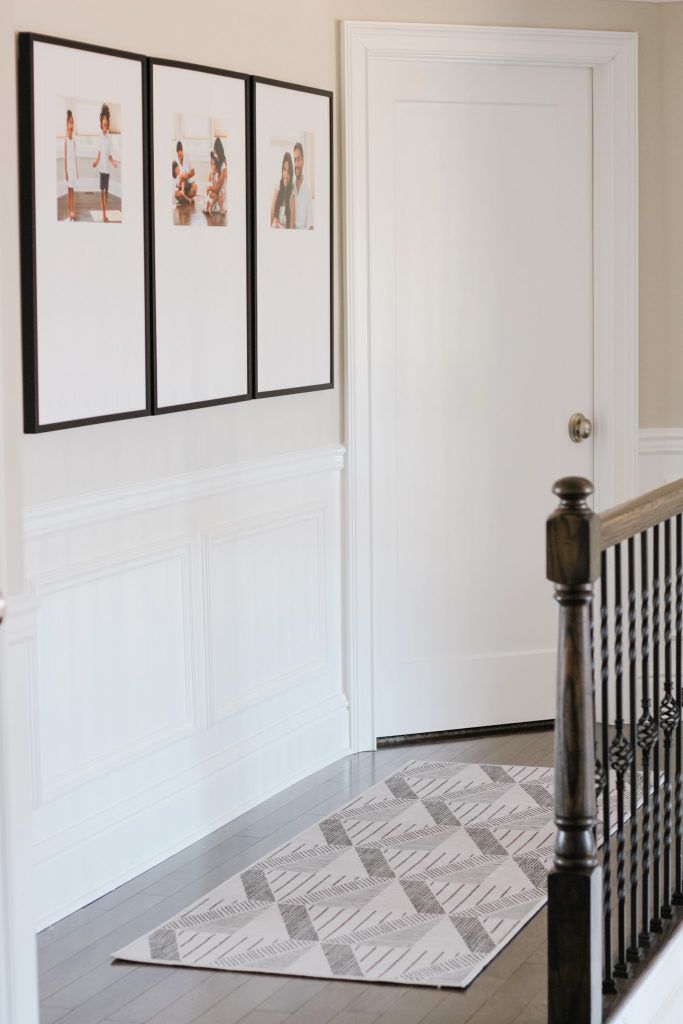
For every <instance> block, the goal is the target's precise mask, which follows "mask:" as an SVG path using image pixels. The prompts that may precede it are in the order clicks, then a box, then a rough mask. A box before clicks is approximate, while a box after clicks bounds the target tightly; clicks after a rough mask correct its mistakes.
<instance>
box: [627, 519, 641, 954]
mask: <svg viewBox="0 0 683 1024" xmlns="http://www.w3.org/2000/svg"><path fill="white" fill-rule="evenodd" d="M628 684H629V685H628V708H629V711H628V713H629V743H630V745H631V770H630V772H629V779H630V783H631V822H630V824H631V830H630V838H631V871H630V879H629V884H630V889H629V894H630V898H631V912H630V921H631V942H630V944H629V947H628V949H627V950H626V959H627V960H629V961H630V962H631V963H637V962H638V961H639V960H640V951H639V949H638V786H637V779H638V774H637V772H636V739H637V737H636V719H637V715H638V711H637V696H636V565H635V540H634V538H633V537H629V540H628Z"/></svg>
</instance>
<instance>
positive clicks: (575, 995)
mask: <svg viewBox="0 0 683 1024" xmlns="http://www.w3.org/2000/svg"><path fill="white" fill-rule="evenodd" d="M553 492H554V493H555V494H556V495H557V496H558V497H559V499H560V504H559V507H558V508H557V510H556V511H555V512H553V514H552V515H551V516H550V518H549V519H548V523H547V554H548V579H549V580H552V582H553V583H554V584H555V599H556V600H557V602H558V604H559V606H560V631H559V644H558V661H557V718H556V721H555V824H556V826H557V832H556V835H555V857H554V862H553V867H552V868H551V871H550V875H549V878H548V1021H549V1024H599V1022H600V1021H601V1020H602V945H601V935H602V870H601V868H600V866H599V864H598V861H597V851H596V846H595V834H594V826H595V740H594V711H593V694H592V672H591V605H592V599H593V581H594V580H595V579H597V577H598V576H599V574H600V541H599V536H598V529H599V519H598V517H597V516H596V515H595V514H594V513H593V512H592V511H591V510H590V508H589V507H588V504H587V499H588V497H589V496H590V495H591V494H592V493H593V486H592V484H591V483H590V481H588V480H584V479H583V478H581V477H566V478H564V479H562V480H559V481H558V482H557V483H556V484H555V486H554V487H553Z"/></svg>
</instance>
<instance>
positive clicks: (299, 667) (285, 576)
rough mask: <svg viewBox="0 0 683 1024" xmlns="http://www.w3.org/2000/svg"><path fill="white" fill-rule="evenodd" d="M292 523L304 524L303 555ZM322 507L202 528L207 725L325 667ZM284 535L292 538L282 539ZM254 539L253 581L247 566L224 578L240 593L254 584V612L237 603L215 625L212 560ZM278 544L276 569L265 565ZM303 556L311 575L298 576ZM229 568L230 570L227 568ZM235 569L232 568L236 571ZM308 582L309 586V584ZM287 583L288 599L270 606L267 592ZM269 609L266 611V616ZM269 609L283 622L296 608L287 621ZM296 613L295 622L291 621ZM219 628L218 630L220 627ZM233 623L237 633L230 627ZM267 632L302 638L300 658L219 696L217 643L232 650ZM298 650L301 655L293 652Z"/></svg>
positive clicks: (259, 648)
mask: <svg viewBox="0 0 683 1024" xmlns="http://www.w3.org/2000/svg"><path fill="white" fill-rule="evenodd" d="M297 528H298V529H299V532H301V528H303V529H304V530H305V531H306V532H307V534H308V537H307V538H306V541H307V546H308V551H307V552H303V553H302V552H301V551H300V550H296V549H295V548H294V542H295V541H296V539H297V538H296V533H295V531H297ZM325 533H326V531H325V508H324V507H318V506H314V507H312V508H310V507H306V508H303V509H299V510H291V509H290V510H282V511H281V512H278V513H276V514H275V515H267V516H260V517H257V518H256V519H252V520H248V521H246V522H239V523H235V524H233V525H231V526H230V527H226V528H219V529H215V530H206V531H205V532H204V534H203V546H204V588H205V591H204V606H205V609H206V613H205V615H206V618H205V621H206V635H207V643H206V650H207V674H208V715H209V722H213V723H215V722H219V721H221V720H222V719H224V718H226V717H228V716H229V715H234V714H237V713H238V712H239V711H242V710H244V709H245V708H249V707H253V706H254V705H255V704H258V703H259V701H262V700H265V699H269V698H271V697H275V696H277V695H278V694H280V693H281V692H283V691H284V690H289V689H291V687H292V686H294V685H296V684H297V682H299V681H300V680H304V679H307V678H310V677H311V676H312V675H319V674H321V673H322V672H324V671H325V667H326V664H327V609H326V604H325V602H326V586H325V554H326V552H325ZM288 534H289V536H287V535H288ZM249 542H251V550H250V555H251V558H250V560H249V567H248V571H249V572H250V574H251V581H250V580H249V579H248V578H247V577H246V574H245V570H246V568H247V567H246V566H244V565H243V566H241V569H240V568H238V567H237V566H231V567H230V568H232V570H233V571H231V572H228V571H224V573H223V575H224V576H225V577H228V576H229V577H230V580H231V583H235V584H236V587H237V590H238V591H240V592H244V591H245V590H246V588H247V586H248V585H249V583H250V582H251V586H252V588H254V589H253V593H252V595H251V596H252V601H253V602H254V604H255V606H256V609H255V611H256V614H253V611H252V609H245V608H244V606H243V602H240V604H241V605H242V607H241V608H240V609H234V612H236V615H235V616H234V617H235V618H237V619H238V621H237V622H234V623H233V622H231V621H230V617H228V621H224V622H221V620H220V616H218V621H217V622H214V617H215V612H216V601H215V599H214V597H213V589H214V588H215V587H216V586H217V585H218V584H219V581H218V580H217V579H216V563H217V561H218V558H219V557H220V553H221V551H226V552H228V553H229V554H232V553H233V552H234V551H235V550H236V549H238V548H239V546H240V545H244V544H247V543H249ZM274 543H275V545H276V546H277V548H278V549H279V553H280V558H281V562H280V564H279V565H278V566H272V565H271V564H270V561H271V556H272V547H273V544H274ZM306 553H307V554H308V555H309V557H310V559H311V563H310V569H311V575H312V577H314V578H312V579H310V580H301V579H299V578H298V577H299V575H300V573H298V572H297V570H298V569H299V568H300V566H299V565H298V564H297V561H298V560H300V559H301V558H302V557H303V554H306ZM226 570H227V567H226ZM236 570H237V571H236ZM307 584H308V585H307ZM278 586H280V587H285V588H287V589H288V590H289V601H282V602H279V603H278V604H277V606H276V607H275V608H274V607H273V602H272V601H271V600H269V598H270V597H271V596H272V595H271V594H270V592H269V591H270V589H271V588H275V587H278ZM269 611H270V614H269ZM273 611H277V613H278V616H279V619H280V620H281V618H282V614H283V612H284V613H286V612H290V614H292V613H293V615H294V616H295V618H294V619H293V620H292V621H289V622H282V621H278V619H277V618H276V619H273V618H272V613H273ZM297 617H298V620H299V621H298V622H297V621H296V618H297ZM311 625H313V626H314V628H315V635H314V636H313V637H309V638H308V644H307V643H306V640H307V638H306V637H305V636H304V637H301V636H298V637H297V635H296V634H300V633H301V630H302V628H303V629H304V630H306V632H308V631H309V630H310V627H311ZM217 627H218V628H217ZM232 627H234V634H232V633H231V628H232ZM259 631H260V632H261V633H262V634H263V635H264V637H265V636H268V634H269V632H271V631H278V632H280V633H282V632H287V633H289V634H290V635H289V637H288V639H289V642H290V644H291V643H293V642H296V641H297V640H298V641H299V642H298V644H297V646H298V647H299V649H300V655H301V656H300V657H299V658H298V659H297V658H295V659H294V662H291V661H287V663H286V664H285V665H284V666H283V670H282V671H275V672H268V666H267V664H266V665H263V666H262V670H263V669H265V675H262V676H261V678H258V676H259V673H258V672H256V674H255V678H253V679H251V680H250V685H249V686H248V687H247V686H244V685H242V686H240V682H239V679H235V678H234V677H233V679H232V680H231V681H230V682H231V687H230V689H231V690H232V693H231V694H230V696H227V697H226V696H220V695H219V686H218V678H217V676H218V672H217V666H216V661H217V660H218V659H217V658H216V645H217V643H219V642H223V643H224V644H226V645H229V646H232V647H233V649H237V648H239V647H240V646H242V644H243V643H244V640H245V637H244V634H245V633H246V634H247V637H246V641H247V643H248V642H249V637H251V639H252V640H255V639H256V635H257V633H258V632H259ZM252 650H253V652H254V653H257V652H258V653H260V652H261V651H262V650H263V645H262V644H258V643H254V645H253V648H252ZM297 653H299V652H297Z"/></svg>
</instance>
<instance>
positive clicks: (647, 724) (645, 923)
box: [637, 531, 655, 946]
mask: <svg viewBox="0 0 683 1024" xmlns="http://www.w3.org/2000/svg"><path fill="white" fill-rule="evenodd" d="M648 587H649V574H648V552H647V531H645V532H644V533H641V535H640V588H641V589H640V622H641V626H640V632H641V637H640V657H641V668H642V687H643V689H642V695H641V715H640V718H639V719H638V732H637V738H638V746H639V747H640V756H641V763H642V766H643V781H642V785H643V876H642V893H641V895H642V900H641V907H642V914H641V926H642V927H641V931H640V935H639V942H640V945H641V946H649V945H650V751H651V748H652V744H653V743H654V739H655V723H654V719H653V718H652V715H651V714H650V640H649V637H650V614H649V604H650V598H649V590H648Z"/></svg>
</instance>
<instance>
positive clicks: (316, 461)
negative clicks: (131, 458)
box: [24, 445, 346, 541]
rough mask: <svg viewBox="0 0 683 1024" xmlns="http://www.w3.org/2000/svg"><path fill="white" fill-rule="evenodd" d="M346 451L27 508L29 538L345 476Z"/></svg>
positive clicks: (338, 448) (332, 449) (291, 456)
mask: <svg viewBox="0 0 683 1024" xmlns="http://www.w3.org/2000/svg"><path fill="white" fill-rule="evenodd" d="M345 451H346V450H345V448H344V447H343V446H342V445H324V446H322V447H320V448H311V449H309V450H308V451H302V452H286V453H284V454H283V455H273V456H269V457H267V458H262V459H252V460H250V461H245V462H236V463H231V464H229V465H224V466H216V467H215V468H213V469H203V470H199V471H197V472H195V473H185V474H183V475H181V476H173V477H167V478H164V479H161V480H146V481H144V482H142V483H134V484H130V485H128V486H125V487H115V488H111V489H109V490H104V491H96V492H95V493H93V494H81V495H77V496H76V497H73V498H64V499H60V500H59V501H50V502H45V503H43V504H41V505H33V506H29V507H28V508H27V509H26V511H25V514H24V532H25V536H26V539H27V541H28V540H33V539H35V538H37V537H42V536H44V535H45V534H50V533H55V532H59V531H62V530H71V529H76V528H79V527H85V526H90V525H92V524H94V523H101V522H105V521H107V520H111V519H117V518H120V517H122V516H129V515H130V516H133V515H139V514H140V513H142V512H152V511H154V510H155V509H161V508H167V507H168V506H170V505H178V504H184V503H187V502H192V501H197V500H199V499H201V498H210V497H214V496H216V495H220V494H228V493H230V492H233V491H237V490H242V489H245V488H250V487H257V486H259V485H260V484H271V483H274V482H275V481H277V480H283V479H288V478H293V477H301V476H307V475H309V474H311V473H325V472H329V471H335V470H336V471H341V470H342V469H343V468H344V456H345Z"/></svg>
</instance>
